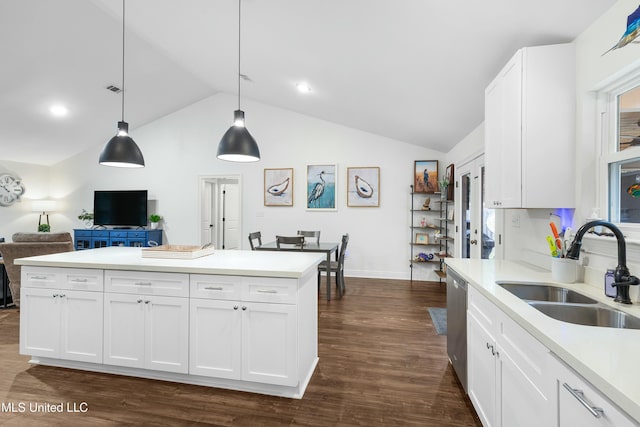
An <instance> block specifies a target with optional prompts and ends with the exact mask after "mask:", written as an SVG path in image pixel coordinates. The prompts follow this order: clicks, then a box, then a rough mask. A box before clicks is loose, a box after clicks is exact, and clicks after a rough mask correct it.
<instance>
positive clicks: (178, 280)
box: [16, 247, 324, 398]
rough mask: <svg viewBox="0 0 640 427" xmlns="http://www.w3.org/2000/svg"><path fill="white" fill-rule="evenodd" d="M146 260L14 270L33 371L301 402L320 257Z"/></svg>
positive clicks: (109, 252) (79, 260) (65, 261)
mask: <svg viewBox="0 0 640 427" xmlns="http://www.w3.org/2000/svg"><path fill="white" fill-rule="evenodd" d="M141 251H142V249H141V248H124V247H109V248H101V249H91V250H85V251H77V252H66V253H58V254H52V255H43V256H36V257H30V258H22V259H19V260H16V263H17V264H19V265H21V266H22V285H21V297H22V300H21V307H20V353H21V354H26V355H30V356H31V361H30V362H31V363H34V364H41V365H50V366H59V367H66V368H74V369H83V370H90V371H97V372H105V373H113V374H122V375H131V376H138V377H145V378H152V379H160V380H167V381H175V382H183V383H190V384H198V385H204V386H212V387H221V388H228V389H234V390H240V391H250V392H257V393H263V394H271V395H277V396H284V397H290V398H301V397H302V395H303V394H304V391H305V389H306V387H307V384H308V383H309V381H310V379H311V376H312V374H313V371H314V369H315V366H316V364H317V363H318V352H317V340H318V339H317V330H318V327H317V309H318V307H317V286H316V280H317V279H316V275H317V265H318V263H319V262H320V261H322V259H323V258H324V257H323V256H322V254H313V253H291V252H286V253H279V252H254V251H233V250H229V251H216V252H215V253H213V254H211V255H208V256H204V257H201V258H196V259H161V258H143V257H142V253H141Z"/></svg>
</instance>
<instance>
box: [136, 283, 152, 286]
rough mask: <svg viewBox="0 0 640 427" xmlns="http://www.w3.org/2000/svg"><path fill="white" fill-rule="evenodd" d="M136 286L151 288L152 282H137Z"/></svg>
mask: <svg viewBox="0 0 640 427" xmlns="http://www.w3.org/2000/svg"><path fill="white" fill-rule="evenodd" d="M136 286H151V282H136Z"/></svg>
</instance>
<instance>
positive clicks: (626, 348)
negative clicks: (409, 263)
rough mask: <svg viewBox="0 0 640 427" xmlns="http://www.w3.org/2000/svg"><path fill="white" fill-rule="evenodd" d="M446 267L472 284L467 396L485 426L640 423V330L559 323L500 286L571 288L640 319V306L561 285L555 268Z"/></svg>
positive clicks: (456, 263)
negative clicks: (553, 269)
mask: <svg viewBox="0 0 640 427" xmlns="http://www.w3.org/2000/svg"><path fill="white" fill-rule="evenodd" d="M446 263H447V266H448V268H451V269H452V270H454V271H455V272H456V273H457V274H458V275H460V276H462V278H463V279H464V280H466V281H468V283H469V285H468V288H469V293H468V300H467V301H468V303H467V334H468V339H467V342H468V349H467V354H468V359H469V361H468V365H467V366H468V369H469V373H468V381H469V386H468V388H469V390H468V392H469V397H470V399H471V401H472V403H473V405H474V407H475V408H476V412H477V413H478V415H479V416H480V418H481V420H482V421H483V424H485V425H486V424H490V425H494V423H496V420H501V423H502V425H520V426H528V425H557V426H571V425H581V426H590V425H611V426H637V425H640V375H639V374H638V370H637V369H636V365H637V363H638V362H637V360H638V355H640V330H638V329H618V328H610V327H597V326H584V325H578V324H573V323H567V322H563V321H559V320H555V319H553V318H551V317H549V316H546V315H545V314H543V313H542V312H540V311H539V310H536V309H535V308H534V307H533V306H531V304H529V303H527V302H526V301H524V300H522V299H520V298H518V297H517V296H515V295H513V294H512V293H510V292H509V291H507V290H505V289H504V288H503V287H501V286H500V285H499V283H503V282H519V283H525V284H526V283H528V284H533V283H546V284H550V285H553V286H559V287H565V288H568V289H571V290H575V291H577V292H579V293H581V294H583V295H586V296H588V297H590V298H592V299H594V300H596V301H597V302H598V303H600V304H603V305H605V306H608V307H613V308H615V309H617V310H621V311H624V312H626V313H629V314H631V315H634V316H637V317H640V303H638V302H634V303H633V305H624V304H619V303H615V302H613V299H611V298H607V297H606V296H604V292H603V289H602V287H596V286H592V285H589V284H585V283H571V284H567V283H557V282H554V281H553V280H552V278H551V273H550V272H549V271H548V270H544V269H541V268H538V267H536V266H533V265H530V264H526V263H521V262H511V261H502V260H468V259H465V260H463V259H447V260H446ZM484 368H486V369H484ZM497 425H500V424H499V423H498V424H497Z"/></svg>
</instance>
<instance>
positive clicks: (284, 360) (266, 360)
mask: <svg viewBox="0 0 640 427" xmlns="http://www.w3.org/2000/svg"><path fill="white" fill-rule="evenodd" d="M297 331H298V327H297V307H296V306H295V305H289V304H264V303H242V362H243V367H242V379H243V380H247V381H256V382H261V383H269V384H277V385H286V386H294V385H296V384H298V359H297V348H298V334H297Z"/></svg>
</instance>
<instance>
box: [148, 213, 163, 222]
mask: <svg viewBox="0 0 640 427" xmlns="http://www.w3.org/2000/svg"><path fill="white" fill-rule="evenodd" d="M161 219H162V217H161V216H160V215H158V214H151V215H149V221H151V222H160V220H161Z"/></svg>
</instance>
